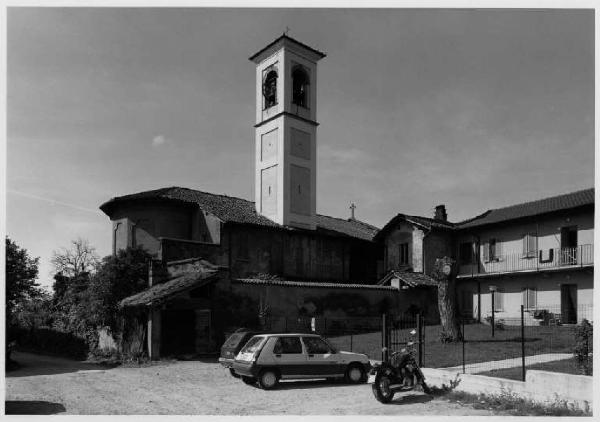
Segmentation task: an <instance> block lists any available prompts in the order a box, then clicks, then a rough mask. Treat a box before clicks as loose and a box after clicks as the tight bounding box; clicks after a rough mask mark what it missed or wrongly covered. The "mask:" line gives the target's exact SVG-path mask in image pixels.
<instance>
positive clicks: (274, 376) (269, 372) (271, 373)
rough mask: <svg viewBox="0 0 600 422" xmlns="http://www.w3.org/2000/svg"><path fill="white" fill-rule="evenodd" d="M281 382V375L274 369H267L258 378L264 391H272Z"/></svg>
mask: <svg viewBox="0 0 600 422" xmlns="http://www.w3.org/2000/svg"><path fill="white" fill-rule="evenodd" d="M278 382H279V374H278V373H277V372H276V371H275V370H273V369H265V370H264V371H262V372H261V373H260V375H259V376H258V385H259V386H260V388H262V389H263V390H271V389H273V388H275V386H276V385H277V383H278Z"/></svg>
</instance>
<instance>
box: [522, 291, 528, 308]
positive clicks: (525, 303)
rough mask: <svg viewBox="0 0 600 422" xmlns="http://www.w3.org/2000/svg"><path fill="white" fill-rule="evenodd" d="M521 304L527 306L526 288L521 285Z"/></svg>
mask: <svg viewBox="0 0 600 422" xmlns="http://www.w3.org/2000/svg"><path fill="white" fill-rule="evenodd" d="M521 304H522V305H523V307H524V308H527V307H528V306H527V288H526V287H523V288H522V289H521Z"/></svg>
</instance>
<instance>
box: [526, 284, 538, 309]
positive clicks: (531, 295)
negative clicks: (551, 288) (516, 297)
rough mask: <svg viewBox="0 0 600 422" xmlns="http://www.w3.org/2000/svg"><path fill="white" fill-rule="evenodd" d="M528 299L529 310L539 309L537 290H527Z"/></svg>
mask: <svg viewBox="0 0 600 422" xmlns="http://www.w3.org/2000/svg"><path fill="white" fill-rule="evenodd" d="M527 292H528V297H527V306H528V307H529V308H536V307H537V290H536V289H527Z"/></svg>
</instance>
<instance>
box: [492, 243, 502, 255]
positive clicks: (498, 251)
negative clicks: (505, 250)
mask: <svg viewBox="0 0 600 422" xmlns="http://www.w3.org/2000/svg"><path fill="white" fill-rule="evenodd" d="M501 256H502V242H500V241H499V240H498V239H496V255H495V256H494V258H499V257H501Z"/></svg>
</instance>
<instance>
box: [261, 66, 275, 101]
mask: <svg viewBox="0 0 600 422" xmlns="http://www.w3.org/2000/svg"><path fill="white" fill-rule="evenodd" d="M263 97H264V101H265V109H267V108H270V107H273V106H274V105H276V104H277V71H275V70H270V71H268V72H267V76H265V80H264V82H263Z"/></svg>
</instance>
